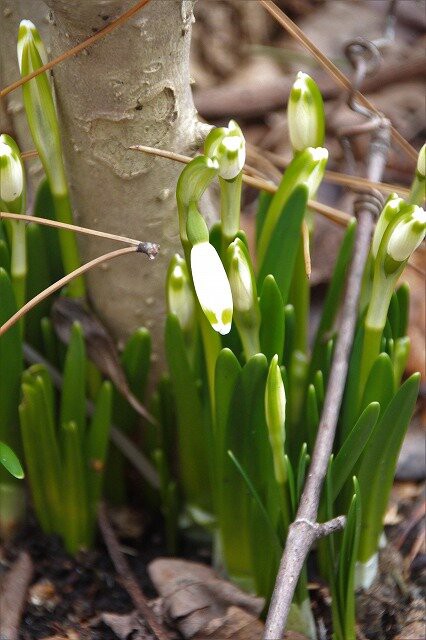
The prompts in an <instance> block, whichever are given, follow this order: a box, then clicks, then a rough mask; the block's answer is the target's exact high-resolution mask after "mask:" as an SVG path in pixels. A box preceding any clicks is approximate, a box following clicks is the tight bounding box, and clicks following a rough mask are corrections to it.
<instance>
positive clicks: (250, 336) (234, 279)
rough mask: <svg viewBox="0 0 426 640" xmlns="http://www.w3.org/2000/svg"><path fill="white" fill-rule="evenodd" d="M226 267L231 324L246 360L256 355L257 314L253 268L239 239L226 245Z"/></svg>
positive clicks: (257, 346) (258, 348) (258, 345)
mask: <svg viewBox="0 0 426 640" xmlns="http://www.w3.org/2000/svg"><path fill="white" fill-rule="evenodd" d="M226 263H227V267H228V268H227V272H228V278H229V284H230V285H231V291H232V300H233V303H234V320H235V323H236V325H237V328H238V331H239V333H240V336H241V340H242V343H243V347H244V352H245V355H246V359H247V360H248V359H249V358H250V357H251V356H253V355H255V354H256V353H259V352H260V344H259V328H260V310H259V301H258V299H257V289H256V278H255V276H254V272H253V266H252V263H251V259H250V256H249V253H248V250H247V247H246V245H245V244H244V242H242V240H240V238H236V239H235V240H234V241H233V242H232V243H231V244H230V245H229V247H228V249H227V252H226Z"/></svg>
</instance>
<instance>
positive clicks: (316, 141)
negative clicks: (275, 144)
mask: <svg viewBox="0 0 426 640" xmlns="http://www.w3.org/2000/svg"><path fill="white" fill-rule="evenodd" d="M287 117H288V128H289V133H290V140H291V144H292V146H293V149H294V151H303V149H306V148H307V147H321V146H322V145H323V144H324V131H325V117H324V104H323V100H322V96H321V93H320V90H319V89H318V86H317V84H316V83H315V81H314V80H312V78H311V77H310V76H308V75H307V74H306V73H303V72H302V71H300V72H299V73H298V74H297V77H296V81H295V83H294V84H293V87H292V89H291V92H290V97H289V100H288V107H287Z"/></svg>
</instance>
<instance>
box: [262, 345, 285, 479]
mask: <svg viewBox="0 0 426 640" xmlns="http://www.w3.org/2000/svg"><path fill="white" fill-rule="evenodd" d="M285 413H286V396H285V389H284V383H283V379H282V376H281V370H280V367H279V364H278V355H275V356H274V357H273V358H272V361H271V364H270V366H269V372H268V378H267V380H266V389H265V416H266V424H267V427H268V433H269V442H270V444H271V449H272V455H273V459H274V470H275V477H276V479H277V482H278V483H279V484H283V483H284V482H285V480H286V477H287V473H286V465H285V458H284V443H285Z"/></svg>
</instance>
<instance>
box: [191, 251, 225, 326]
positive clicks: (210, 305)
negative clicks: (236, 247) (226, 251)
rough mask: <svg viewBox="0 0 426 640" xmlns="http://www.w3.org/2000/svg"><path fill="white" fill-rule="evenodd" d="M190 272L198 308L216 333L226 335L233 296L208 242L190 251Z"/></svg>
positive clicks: (216, 256) (221, 265)
mask: <svg viewBox="0 0 426 640" xmlns="http://www.w3.org/2000/svg"><path fill="white" fill-rule="evenodd" d="M191 271H192V279H193V281H194V287H195V292H196V294H197V297H198V300H199V302H200V305H201V307H202V309H203V311H204V313H205V315H206V317H207V319H208V320H209V322H210V324H211V325H212V327H213V329H214V330H215V331H218V333H221V334H222V335H226V334H227V333H229V332H230V330H231V323H232V294H231V287H230V285H229V281H228V278H227V276H226V272H225V269H224V267H223V264H222V262H221V260H220V258H219V255H218V253H217V251H216V249H215V248H214V247H213V246H212V245H211V244H210V243H208V242H200V243H198V244H195V245H194V246H193V247H192V250H191Z"/></svg>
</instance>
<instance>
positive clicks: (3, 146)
mask: <svg viewBox="0 0 426 640" xmlns="http://www.w3.org/2000/svg"><path fill="white" fill-rule="evenodd" d="M24 187H25V185H24V174H23V169H22V162H21V159H20V157H19V151H18V149H17V146H16V144H15V142H14V141H13V139H12V138H11V137H10V136H8V135H6V134H2V135H1V136H0V204H1V208H2V210H6V211H9V210H12V213H17V212H18V211H15V209H16V208H17V207H18V209H19V211H20V202H19V201H21V200H22V198H23V195H24ZM15 205H16V206H15Z"/></svg>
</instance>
